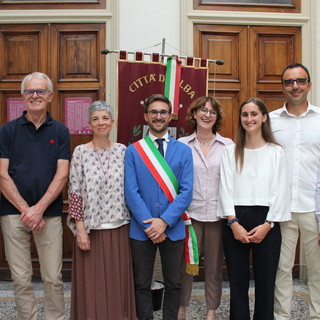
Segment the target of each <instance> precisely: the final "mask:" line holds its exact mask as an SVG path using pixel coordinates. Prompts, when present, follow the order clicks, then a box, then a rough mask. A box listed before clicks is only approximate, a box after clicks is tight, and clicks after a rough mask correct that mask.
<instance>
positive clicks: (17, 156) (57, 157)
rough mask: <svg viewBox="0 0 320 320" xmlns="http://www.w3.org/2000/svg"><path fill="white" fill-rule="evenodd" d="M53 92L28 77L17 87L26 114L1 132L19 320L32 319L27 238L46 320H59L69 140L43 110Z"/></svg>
mask: <svg viewBox="0 0 320 320" xmlns="http://www.w3.org/2000/svg"><path fill="white" fill-rule="evenodd" d="M52 90H53V89H52V81H51V80H50V78H49V77H48V76H47V75H45V74H43V73H39V72H35V73H32V74H29V75H27V76H26V77H25V78H24V79H23V81H22V83H21V94H22V97H23V98H24V101H25V103H26V108H27V110H26V111H24V112H23V114H22V115H21V117H19V118H18V119H16V120H13V121H10V122H8V123H6V124H5V125H3V126H2V127H1V129H0V189H1V192H2V200H1V204H0V216H1V226H2V232H3V237H4V245H5V252H6V258H7V260H8V263H9V267H10V271H11V277H12V280H13V287H14V294H15V301H16V305H17V311H18V315H19V319H20V320H27V319H28V320H36V319H37V304H36V300H35V296H34V292H33V288H32V283H31V277H32V263H31V247H30V243H31V236H32V235H33V238H34V242H35V245H36V248H37V252H38V256H39V262H40V271H41V277H42V280H43V282H44V295H45V315H46V319H47V320H63V319H64V296H63V282H62V276H61V268H62V224H61V214H62V204H63V203H62V196H61V192H62V189H63V187H64V186H65V185H66V183H67V180H68V172H69V160H70V136H69V131H68V129H67V128H66V127H65V126H64V125H63V124H62V123H60V122H58V121H56V120H54V119H52V118H51V116H50V114H49V113H48V111H47V106H48V104H49V103H50V102H51V99H52V97H53V92H52Z"/></svg>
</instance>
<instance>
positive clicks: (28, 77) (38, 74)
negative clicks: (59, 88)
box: [21, 72, 53, 93]
mask: <svg viewBox="0 0 320 320" xmlns="http://www.w3.org/2000/svg"><path fill="white" fill-rule="evenodd" d="M32 78H43V79H45V80H47V82H48V91H50V92H52V90H53V85H52V81H51V79H50V78H49V77H48V76H47V75H46V74H45V73H42V72H33V73H30V74H28V75H26V76H25V77H24V78H23V80H22V82H21V93H23V92H24V90H25V89H26V82H27V81H29V80H31V79H32Z"/></svg>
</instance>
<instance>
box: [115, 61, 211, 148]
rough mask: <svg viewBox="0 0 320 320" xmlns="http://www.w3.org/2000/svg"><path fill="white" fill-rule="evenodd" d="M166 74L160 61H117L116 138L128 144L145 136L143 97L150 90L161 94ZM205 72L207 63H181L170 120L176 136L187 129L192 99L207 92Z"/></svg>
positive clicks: (149, 93) (171, 132) (172, 133)
mask: <svg viewBox="0 0 320 320" xmlns="http://www.w3.org/2000/svg"><path fill="white" fill-rule="evenodd" d="M165 74H166V66H165V65H164V64H161V63H155V62H141V61H134V62H131V61H122V60H119V61H118V138H117V140H118V142H120V143H123V144H125V145H129V144H131V143H133V142H135V141H137V140H139V139H141V138H142V137H143V136H144V134H145V133H146V130H147V126H146V125H145V120H144V117H143V112H144V109H143V104H144V101H145V100H146V99H147V98H148V97H149V96H151V95H152V94H155V93H160V94H164V82H165ZM207 74H208V69H207V68H206V67H201V68H196V67H193V66H189V65H188V66H182V71H181V80H180V96H179V112H178V119H177V120H172V121H171V122H170V124H169V126H170V128H169V130H170V134H171V135H172V136H173V137H174V138H176V139H178V138H179V137H181V136H184V135H186V134H187V133H188V130H189V133H190V129H189V128H188V127H187V126H186V115H187V110H188V108H189V106H190V104H191V102H192V101H193V100H195V99H196V98H198V97H201V96H204V95H207Z"/></svg>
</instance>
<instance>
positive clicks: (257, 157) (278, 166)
mask: <svg viewBox="0 0 320 320" xmlns="http://www.w3.org/2000/svg"><path fill="white" fill-rule="evenodd" d="M234 152H235V145H230V146H228V147H227V148H226V150H225V152H224V154H223V158H222V163H221V180H220V189H219V199H218V209H217V211H218V212H217V214H218V216H220V217H222V218H226V217H227V216H235V215H236V214H235V209H234V206H237V205H238V206H259V205H260V206H268V207H269V212H268V215H267V220H269V221H288V220H290V219H291V212H290V209H289V207H290V203H289V187H288V182H287V180H286V167H285V155H284V150H283V149H282V147H280V146H278V145H275V144H271V143H266V144H265V145H264V146H263V147H261V148H258V149H244V163H243V168H242V171H241V172H239V171H238V170H237V168H236V163H235V157H234Z"/></svg>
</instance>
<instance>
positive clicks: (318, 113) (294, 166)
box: [270, 103, 320, 212]
mask: <svg viewBox="0 0 320 320" xmlns="http://www.w3.org/2000/svg"><path fill="white" fill-rule="evenodd" d="M270 119H271V126H272V131H273V134H274V136H275V138H276V140H277V142H278V143H280V145H281V146H282V147H283V148H284V150H285V155H286V166H287V177H288V184H289V187H290V190H291V211H292V212H312V211H315V210H316V204H315V191H316V181H317V172H318V166H319V158H320V109H319V108H317V107H315V106H312V105H311V104H310V103H308V108H307V111H306V112H304V113H303V114H302V115H300V116H298V117H297V116H295V115H293V114H290V113H289V112H288V111H287V108H286V105H284V106H283V107H282V108H281V109H278V110H275V111H273V112H271V113H270Z"/></svg>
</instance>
